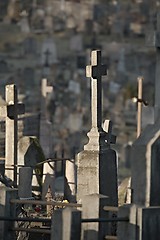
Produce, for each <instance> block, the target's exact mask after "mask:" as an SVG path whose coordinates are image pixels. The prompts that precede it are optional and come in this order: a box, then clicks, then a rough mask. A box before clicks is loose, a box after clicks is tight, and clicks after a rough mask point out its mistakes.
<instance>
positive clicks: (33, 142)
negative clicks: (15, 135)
mask: <svg viewBox="0 0 160 240" xmlns="http://www.w3.org/2000/svg"><path fill="white" fill-rule="evenodd" d="M44 160H45V157H44V153H43V150H42V148H41V146H40V144H39V141H38V139H37V138H36V137H35V136H24V137H22V138H20V139H19V142H18V166H25V167H31V168H32V169H33V179H32V188H33V190H34V191H38V192H40V191H41V187H42V174H43V171H42V169H43V165H42V164H41V162H43V161H44Z"/></svg>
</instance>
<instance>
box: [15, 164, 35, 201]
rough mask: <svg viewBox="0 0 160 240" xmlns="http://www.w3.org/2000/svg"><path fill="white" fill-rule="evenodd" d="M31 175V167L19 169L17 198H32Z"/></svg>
mask: <svg viewBox="0 0 160 240" xmlns="http://www.w3.org/2000/svg"><path fill="white" fill-rule="evenodd" d="M32 175H33V170H32V168H31V167H22V168H20V169H19V185H18V196H19V198H21V199H23V198H32Z"/></svg>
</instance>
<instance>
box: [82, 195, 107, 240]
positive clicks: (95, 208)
mask: <svg viewBox="0 0 160 240" xmlns="http://www.w3.org/2000/svg"><path fill="white" fill-rule="evenodd" d="M108 201H109V198H108V197H106V196H103V195H99V194H91V195H87V196H84V197H83V198H82V218H83V219H91V218H107V217H108V212H106V211H104V206H106V205H108ZM110 229H111V228H110V226H109V223H104V222H103V223H99V222H90V223H83V224H82V238H81V239H85V240H98V239H104V237H105V236H106V235H109V234H110Z"/></svg>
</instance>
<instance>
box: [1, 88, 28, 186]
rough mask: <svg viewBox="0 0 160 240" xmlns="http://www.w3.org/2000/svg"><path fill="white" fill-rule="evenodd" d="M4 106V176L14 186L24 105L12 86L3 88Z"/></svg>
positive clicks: (2, 109)
mask: <svg viewBox="0 0 160 240" xmlns="http://www.w3.org/2000/svg"><path fill="white" fill-rule="evenodd" d="M5 100H6V105H5V106H2V107H0V117H2V118H5V122H6V129H5V166H6V171H5V174H6V175H7V177H9V178H10V179H11V180H12V181H14V184H15V185H16V184H17V166H16V165H17V142H18V133H17V132H18V126H17V125H18V124H17V120H18V119H17V118H18V115H19V114H23V113H24V112H25V110H24V104H22V103H19V104H18V100H17V88H16V86H15V85H14V84H11V85H6V88H5Z"/></svg>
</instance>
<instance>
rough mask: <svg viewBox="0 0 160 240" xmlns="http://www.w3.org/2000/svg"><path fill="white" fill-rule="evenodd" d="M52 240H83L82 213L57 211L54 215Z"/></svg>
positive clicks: (68, 209) (72, 210) (77, 211)
mask: <svg viewBox="0 0 160 240" xmlns="http://www.w3.org/2000/svg"><path fill="white" fill-rule="evenodd" d="M51 226H52V227H51V240H54V239H57V240H71V239H76V240H80V239H81V211H79V210H77V209H72V208H65V209H63V210H62V209H57V210H55V211H54V212H53V215H52V224H51Z"/></svg>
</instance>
